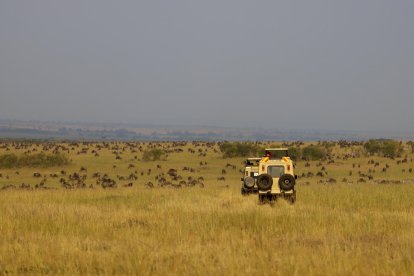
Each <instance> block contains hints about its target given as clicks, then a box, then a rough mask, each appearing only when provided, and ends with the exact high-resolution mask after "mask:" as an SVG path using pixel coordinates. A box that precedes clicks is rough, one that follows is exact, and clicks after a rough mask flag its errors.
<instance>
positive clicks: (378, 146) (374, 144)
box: [364, 139, 403, 158]
mask: <svg viewBox="0 0 414 276" xmlns="http://www.w3.org/2000/svg"><path fill="white" fill-rule="evenodd" d="M364 149H365V151H366V152H367V153H368V154H371V155H373V154H379V155H383V156H384V157H390V158H393V157H396V156H399V155H400V154H401V153H402V152H403V147H402V145H401V143H399V142H398V141H394V140H388V139H371V140H369V141H367V142H365V144H364Z"/></svg>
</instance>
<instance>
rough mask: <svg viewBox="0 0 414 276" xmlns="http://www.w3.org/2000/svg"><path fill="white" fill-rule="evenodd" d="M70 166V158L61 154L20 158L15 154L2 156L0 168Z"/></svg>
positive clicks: (42, 154)
mask: <svg viewBox="0 0 414 276" xmlns="http://www.w3.org/2000/svg"><path fill="white" fill-rule="evenodd" d="M67 164H69V160H68V158H67V157H66V156H65V155H63V154H60V153H57V154H45V153H37V154H31V155H21V156H18V155H16V154H13V153H9V154H3V155H0V168H6V169H11V168H20V167H35V168H47V167H53V166H62V165H67Z"/></svg>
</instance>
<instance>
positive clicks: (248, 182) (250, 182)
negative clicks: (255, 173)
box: [244, 176, 254, 189]
mask: <svg viewBox="0 0 414 276" xmlns="http://www.w3.org/2000/svg"><path fill="white" fill-rule="evenodd" d="M244 187H246V188H248V189H251V188H253V187H254V178H253V177H251V176H247V177H246V178H245V179H244Z"/></svg>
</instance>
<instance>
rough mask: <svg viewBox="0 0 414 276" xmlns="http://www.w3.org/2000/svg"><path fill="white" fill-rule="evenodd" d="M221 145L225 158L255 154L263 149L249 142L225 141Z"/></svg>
mask: <svg viewBox="0 0 414 276" xmlns="http://www.w3.org/2000/svg"><path fill="white" fill-rule="evenodd" d="M219 147H220V151H221V152H222V154H223V158H231V157H249V156H255V155H257V154H258V153H259V152H260V151H263V149H262V148H261V147H259V146H258V145H256V144H254V143H249V142H244V143H240V142H223V143H221V144H220V145H219Z"/></svg>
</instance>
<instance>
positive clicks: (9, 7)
mask: <svg viewBox="0 0 414 276" xmlns="http://www.w3.org/2000/svg"><path fill="white" fill-rule="evenodd" d="M413 104H414V1H408V0H407V1H403V0H396V1H382V0H366V1H364V0H358V1H354V0H346V1H345V0H344V1H332V0H326V1H320V0H315V1H294V0H289V1H270V0H269V1H260V0H259V1H243V0H220V1H215V0H210V1H195V0H188V1H172V0H171V1H156V0H148V1H132V0H131V1H122V0H121V1H103V0H99V1H98V0H97V1H92V0H70V1H56V0H49V1H44V0H36V1H32V0H27V1H23V0H2V1H1V2H0V119H20V120H47V121H50V120H60V121H86V122H128V123H139V124H140V123H154V124H174V125H218V126H229V127H240V126H246V127H252V126H258V127H267V126H269V127H271V128H285V129H286V128H291V129H326V130H367V131H368V130H369V131H406V130H410V131H411V130H414V109H413V107H412V106H413Z"/></svg>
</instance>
